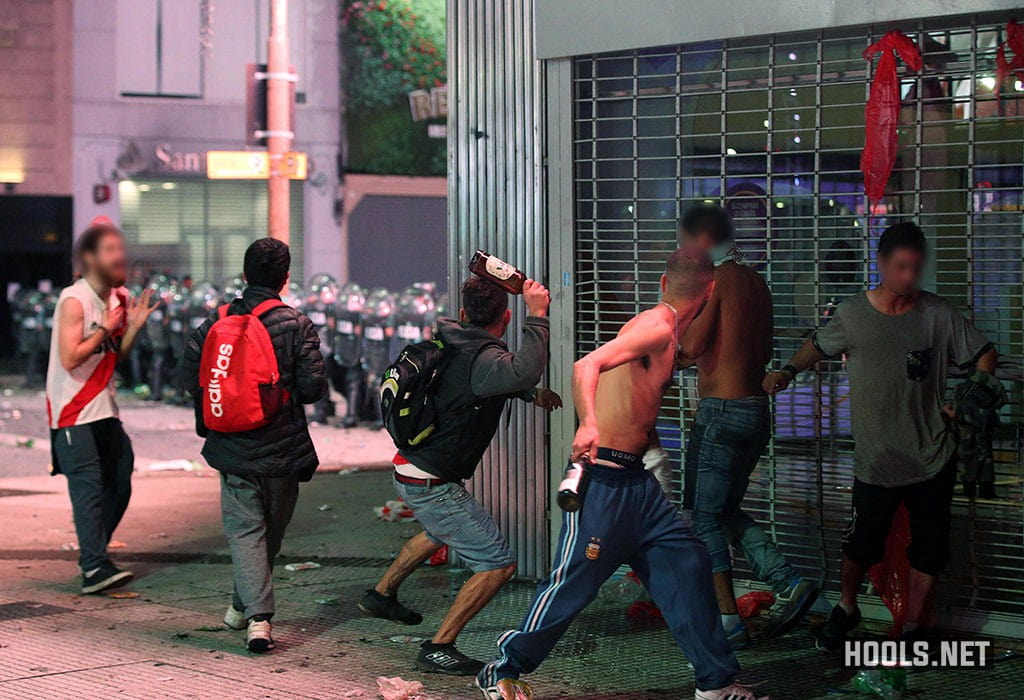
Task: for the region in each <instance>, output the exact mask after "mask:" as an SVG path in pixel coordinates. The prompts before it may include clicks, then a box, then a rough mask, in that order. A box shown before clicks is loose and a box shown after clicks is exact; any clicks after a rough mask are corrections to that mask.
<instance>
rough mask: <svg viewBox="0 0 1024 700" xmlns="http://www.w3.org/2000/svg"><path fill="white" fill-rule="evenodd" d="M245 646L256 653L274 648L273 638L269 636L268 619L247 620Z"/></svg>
mask: <svg viewBox="0 0 1024 700" xmlns="http://www.w3.org/2000/svg"><path fill="white" fill-rule="evenodd" d="M245 646H246V647H248V649H249V651H252V652H256V653H257V654H259V653H262V652H264V651H270V650H271V649H273V648H274V638H273V637H271V636H270V620H249V626H248V627H247V628H246V631H245Z"/></svg>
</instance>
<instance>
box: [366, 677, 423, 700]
mask: <svg viewBox="0 0 1024 700" xmlns="http://www.w3.org/2000/svg"><path fill="white" fill-rule="evenodd" d="M377 689H378V690H379V691H380V696H381V698H382V700H423V684H422V683H420V682H419V681H407V680H405V679H403V678H399V677H398V676H395V677H394V678H385V677H384V676H378V677H377Z"/></svg>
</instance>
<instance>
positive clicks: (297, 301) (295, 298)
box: [281, 282, 302, 309]
mask: <svg viewBox="0 0 1024 700" xmlns="http://www.w3.org/2000/svg"><path fill="white" fill-rule="evenodd" d="M281 301H283V302H284V303H285V304H287V305H288V306H290V307H292V308H293V309H297V308H299V307H301V306H302V285H301V284H299V283H298V282H289V283H288V286H287V287H286V288H285V290H284V291H283V292H281Z"/></svg>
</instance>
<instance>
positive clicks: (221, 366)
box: [199, 299, 288, 433]
mask: <svg viewBox="0 0 1024 700" xmlns="http://www.w3.org/2000/svg"><path fill="white" fill-rule="evenodd" d="M282 306H285V303H284V302H283V301H281V300H280V299H268V300H267V301H264V302H263V303H261V304H259V305H257V306H256V307H255V308H254V309H253V310H252V311H251V312H250V313H247V314H231V315H228V305H227V304H225V305H224V306H221V307H220V308H219V309H217V315H218V319H217V321H215V322H214V324H213V325H212V326H210V331H209V333H207V335H206V340H205V342H204V343H203V353H202V357H201V358H200V362H199V382H200V385H201V389H202V392H201V397H202V398H201V401H202V408H203V423H205V424H206V427H207V428H209V429H210V430H214V431H217V432H220V433H240V432H243V431H246V430H255V429H257V428H262V427H263V426H265V425H267V424H268V423H270V421H271V420H272V419H273V418H274V416H276V415H277V414H278V413H280V412H281V409H282V408H283V407H284V405H285V404H286V403H287V402H288V391H287V390H286V389H285V388H284V387H283V386H282V385H281V375H280V372H279V371H278V368H277V355H276V354H275V353H274V345H273V343H272V342H271V340H270V334H269V333H267V328H266V326H264V325H263V322H262V321H261V320H260V316H262V315H263V314H265V313H267V312H268V311H271V310H272V309H276V308H278V307H282Z"/></svg>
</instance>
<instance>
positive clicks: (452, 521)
mask: <svg viewBox="0 0 1024 700" xmlns="http://www.w3.org/2000/svg"><path fill="white" fill-rule="evenodd" d="M395 491H397V492H398V495H399V496H401V498H402V500H403V501H405V503H406V505H408V506H409V507H410V508H412V512H413V515H415V516H416V520H417V521H418V522H419V524H420V525H421V526H422V527H423V531H424V532H426V533H427V537H429V538H430V539H432V540H433V541H434V542H438V543H443V544H446V545H448V546H449V547H450V548H451V549H452V551H454V552H455V553H456V554H458V555H459V557H460V558H461V559H462V560H463V561H464V562H465V563H466V566H468V567H469V569H470V570H471V571H473V572H474V573H480V572H481V571H493V570H495V569H501V568H504V567H506V566H508V565H509V564H514V563H515V561H516V558H515V555H514V554H512V548H511V547H509V544H508V542H507V541H506V540H505V538H504V537H502V536H501V533H500V532H499V531H498V524H497V523H495V522H494V518H493V517H491V514H490V513H488V512H487V509H486V508H484V507H483V506H482V505H481V504H480V501H478V500H476V499H475V498H473V494H471V493H470V492H469V491H467V490H466V488H465V487H464V486H463V485H462V484H457V483H447V484H438V485H437V486H419V485H416V484H403V483H402V482H400V481H398V480H395Z"/></svg>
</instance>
